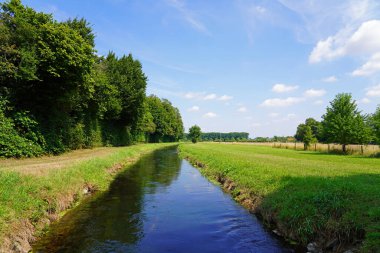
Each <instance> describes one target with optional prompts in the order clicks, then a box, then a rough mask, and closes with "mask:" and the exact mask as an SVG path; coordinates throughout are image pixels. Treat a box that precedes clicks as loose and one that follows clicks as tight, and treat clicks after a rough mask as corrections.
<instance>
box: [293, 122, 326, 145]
mask: <svg viewBox="0 0 380 253" xmlns="http://www.w3.org/2000/svg"><path fill="white" fill-rule="evenodd" d="M306 126H309V127H310V128H311V131H312V133H313V135H314V137H315V138H316V140H317V141H323V135H322V124H321V122H319V121H317V120H315V119H313V118H307V119H306V120H305V123H302V124H299V125H298V127H297V132H296V134H295V136H294V137H295V138H296V140H297V141H302V142H303V139H304V135H305V129H306Z"/></svg>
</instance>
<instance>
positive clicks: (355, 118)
mask: <svg viewBox="0 0 380 253" xmlns="http://www.w3.org/2000/svg"><path fill="white" fill-rule="evenodd" d="M322 118H323V121H322V126H323V132H324V136H325V137H326V138H327V141H329V142H334V143H339V144H341V145H342V151H343V152H344V153H346V151H347V150H346V146H347V145H348V144H366V143H368V142H370V140H371V132H370V129H369V127H368V125H367V124H366V122H365V117H364V116H363V115H362V114H361V113H360V111H359V110H358V109H357V105H356V102H355V101H354V100H353V99H352V96H351V94H348V93H341V94H338V95H336V97H335V99H334V100H333V101H331V102H330V106H329V107H327V111H326V113H325V114H324V115H323V116H322Z"/></svg>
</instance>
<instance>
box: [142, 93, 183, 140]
mask: <svg viewBox="0 0 380 253" xmlns="http://www.w3.org/2000/svg"><path fill="white" fill-rule="evenodd" d="M147 104H148V108H149V112H150V113H151V114H152V116H153V123H154V125H155V126H156V127H155V131H154V132H153V133H150V134H149V139H150V141H151V142H162V141H163V142H167V141H178V140H179V139H180V138H182V136H183V123H182V118H181V114H180V112H179V110H178V109H177V108H175V107H174V106H173V105H172V104H171V103H170V102H169V101H168V100H167V99H160V98H158V97H157V96H154V95H150V96H149V97H147Z"/></svg>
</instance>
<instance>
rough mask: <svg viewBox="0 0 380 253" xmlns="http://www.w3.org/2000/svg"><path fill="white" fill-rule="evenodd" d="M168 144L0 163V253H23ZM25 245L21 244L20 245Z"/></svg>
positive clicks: (100, 149)
mask: <svg viewBox="0 0 380 253" xmlns="http://www.w3.org/2000/svg"><path fill="white" fill-rule="evenodd" d="M169 145H173V144H142V145H135V146H130V147H119V148H112V147H110V148H97V149H93V150H78V151H73V152H69V153H66V154H63V155H60V156H50V157H48V156H47V157H41V158H28V159H20V160H17V159H3V160H0V252H9V251H17V250H18V249H21V251H26V252H27V251H28V248H29V245H27V244H28V241H29V242H31V241H33V239H34V234H35V232H39V231H41V230H42V229H44V226H46V225H47V224H48V223H49V220H55V219H57V218H58V216H59V214H60V212H62V211H64V210H66V209H67V208H69V207H71V206H72V205H73V204H74V203H76V202H78V201H79V200H80V199H81V198H82V196H83V195H84V194H86V192H88V191H93V190H100V191H103V190H106V189H107V188H108V185H109V183H110V182H111V181H112V179H113V178H114V176H115V174H116V173H117V172H118V171H120V170H122V169H126V168H128V166H129V165H131V164H133V162H135V161H136V160H138V158H139V157H140V156H141V155H143V154H146V153H149V152H153V151H154V150H157V149H160V148H163V147H166V146H169ZM25 244H26V245H25Z"/></svg>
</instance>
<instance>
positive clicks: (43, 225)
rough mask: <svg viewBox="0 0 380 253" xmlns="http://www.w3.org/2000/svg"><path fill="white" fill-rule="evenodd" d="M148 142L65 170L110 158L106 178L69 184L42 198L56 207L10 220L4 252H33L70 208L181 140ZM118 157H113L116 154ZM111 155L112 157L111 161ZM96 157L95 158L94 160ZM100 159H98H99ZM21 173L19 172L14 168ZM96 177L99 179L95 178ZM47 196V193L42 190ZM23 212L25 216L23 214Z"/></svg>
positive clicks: (0, 247)
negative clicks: (153, 154) (44, 234)
mask: <svg viewBox="0 0 380 253" xmlns="http://www.w3.org/2000/svg"><path fill="white" fill-rule="evenodd" d="M142 145H147V146H145V147H148V145H149V148H147V149H142V150H141V151H140V150H137V151H136V153H133V152H132V153H131V154H130V155H127V156H124V157H122V158H121V159H120V158H119V157H118V156H120V154H123V151H126V150H127V149H129V148H133V147H136V146H138V145H136V146H129V147H123V148H121V150H117V151H115V152H114V153H112V154H110V155H108V156H106V157H102V158H93V159H90V160H88V161H84V162H80V163H78V164H75V165H73V166H68V167H67V168H62V169H61V170H65V169H67V170H75V169H80V168H81V167H83V166H85V165H86V164H88V163H90V162H92V163H93V164H94V165H96V164H98V163H104V162H106V165H103V166H101V168H97V169H98V170H101V173H102V174H103V176H104V179H101V180H99V182H98V184H97V183H96V182H95V183H94V182H91V183H89V182H84V183H83V184H82V185H81V186H79V187H78V186H74V187H72V188H75V189H72V188H70V187H68V188H67V190H66V191H65V192H57V191H56V192H55V194H54V195H50V196H49V199H43V200H42V201H48V202H49V201H54V202H55V203H54V204H53V203H49V206H53V205H54V206H56V208H48V209H46V210H45V212H44V213H42V214H40V215H39V216H37V217H24V218H21V219H18V220H16V221H13V222H11V223H10V224H8V226H7V229H6V230H5V231H4V232H3V233H2V234H1V235H0V252H1V253H8V252H17V253H24V252H30V251H31V249H32V246H31V245H32V244H33V243H34V242H35V241H36V240H37V239H38V237H39V236H41V235H42V234H43V233H45V232H46V231H48V229H49V226H50V224H51V223H53V222H57V221H59V219H60V218H61V217H62V216H63V215H64V214H65V213H66V212H67V211H68V210H70V209H72V208H74V207H75V206H77V205H79V204H80V203H81V202H82V201H83V200H84V199H85V198H87V197H89V196H91V195H93V194H94V193H96V192H102V191H106V190H107V189H108V186H109V185H110V183H111V182H112V180H113V179H114V178H115V177H116V176H117V175H118V174H119V173H121V172H123V171H126V170H128V169H129V168H131V167H132V166H133V165H134V164H135V163H136V162H137V161H138V160H139V159H140V158H141V157H142V156H144V155H147V154H150V153H152V152H154V151H156V150H159V149H162V148H166V147H170V146H173V147H174V146H177V145H178V144H173V143H170V144H142ZM112 156H114V157H115V159H113V158H114V157H112ZM107 159H108V160H109V161H107ZM94 161H95V162H94ZM97 162H98V163H97ZM12 173H17V172H12ZM95 181H96V180H95ZM42 196H43V194H42ZM20 216H22V215H21V214H20Z"/></svg>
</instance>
